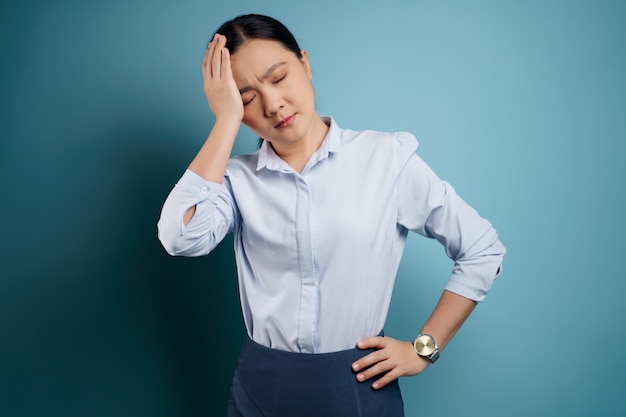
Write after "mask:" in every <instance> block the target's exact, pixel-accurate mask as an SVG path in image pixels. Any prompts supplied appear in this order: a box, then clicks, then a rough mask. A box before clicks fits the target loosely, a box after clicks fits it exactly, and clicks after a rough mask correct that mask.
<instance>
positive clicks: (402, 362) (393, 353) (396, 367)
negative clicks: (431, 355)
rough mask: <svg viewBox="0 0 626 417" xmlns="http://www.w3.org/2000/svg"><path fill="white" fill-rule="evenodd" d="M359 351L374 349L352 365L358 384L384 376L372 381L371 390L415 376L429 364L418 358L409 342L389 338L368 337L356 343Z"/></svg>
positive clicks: (425, 360)
mask: <svg viewBox="0 0 626 417" xmlns="http://www.w3.org/2000/svg"><path fill="white" fill-rule="evenodd" d="M356 346H357V348H359V349H376V351H375V352H372V353H370V354H369V355H366V356H364V357H362V358H361V359H359V360H358V361H356V362H354V363H353V364H352V369H353V370H354V371H355V372H359V371H360V370H363V369H364V371H362V372H359V373H358V374H357V375H356V379H357V380H358V381H359V382H363V381H367V380H368V379H370V378H373V377H375V376H378V375H381V374H384V375H383V376H382V378H379V379H378V380H376V381H374V383H373V384H372V388H374V389H380V388H382V387H384V386H385V385H387V384H389V383H390V382H393V381H394V380H396V379H398V378H399V377H401V376H411V375H417V374H419V373H420V372H422V371H423V370H424V369H426V368H427V367H428V365H429V364H430V362H429V361H428V360H427V359H424V358H421V357H419V356H418V355H417V354H416V353H415V350H414V349H413V344H412V343H411V342H404V341H401V340H396V339H392V338H390V337H381V336H377V337H368V338H365V339H362V340H360V341H359V342H358V343H357V345H356Z"/></svg>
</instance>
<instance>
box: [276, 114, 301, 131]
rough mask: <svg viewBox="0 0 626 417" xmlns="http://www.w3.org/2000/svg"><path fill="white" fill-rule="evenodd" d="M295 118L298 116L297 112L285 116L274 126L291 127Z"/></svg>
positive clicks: (279, 127) (278, 127)
mask: <svg viewBox="0 0 626 417" xmlns="http://www.w3.org/2000/svg"><path fill="white" fill-rule="evenodd" d="M295 118H296V114H295V113H294V114H292V115H291V116H288V117H285V118H284V119H283V120H281V121H280V122H279V123H278V124H277V125H276V126H274V127H275V128H277V129H284V128H286V127H289V126H291V125H292V124H293V121H294V120H295Z"/></svg>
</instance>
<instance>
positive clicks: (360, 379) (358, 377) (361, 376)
mask: <svg viewBox="0 0 626 417" xmlns="http://www.w3.org/2000/svg"><path fill="white" fill-rule="evenodd" d="M356 377H357V379H358V380H359V381H363V380H364V379H365V375H363V374H358V375H357V376H356Z"/></svg>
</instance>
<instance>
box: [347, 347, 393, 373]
mask: <svg viewBox="0 0 626 417" xmlns="http://www.w3.org/2000/svg"><path fill="white" fill-rule="evenodd" d="M388 358H389V355H387V354H386V352H384V351H382V350H377V351H374V352H372V353H370V354H369V355H366V356H363V357H362V358H361V359H359V360H358V361H356V362H354V363H353V364H352V369H353V370H354V371H361V370H363V369H365V368H367V367H369V366H372V365H374V364H376V363H378V362H380V361H384V360H386V359H388Z"/></svg>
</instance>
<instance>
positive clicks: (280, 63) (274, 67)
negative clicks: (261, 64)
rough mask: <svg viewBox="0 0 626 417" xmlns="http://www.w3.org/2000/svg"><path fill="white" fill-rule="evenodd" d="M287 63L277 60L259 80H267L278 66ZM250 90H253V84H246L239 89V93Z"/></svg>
mask: <svg viewBox="0 0 626 417" xmlns="http://www.w3.org/2000/svg"><path fill="white" fill-rule="evenodd" d="M285 64H287V62H277V63H276V64H274V65H272V66H271V67H269V68H268V69H267V71H265V74H263V75H262V76H261V78H259V81H263V80H265V79H266V78H267V77H269V76H270V75H271V74H272V72H274V70H275V69H276V68H278V67H280V66H282V65H285ZM248 90H252V87H251V86H246V87H243V88H240V89H239V94H243V93H245V92H246V91H248Z"/></svg>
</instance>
